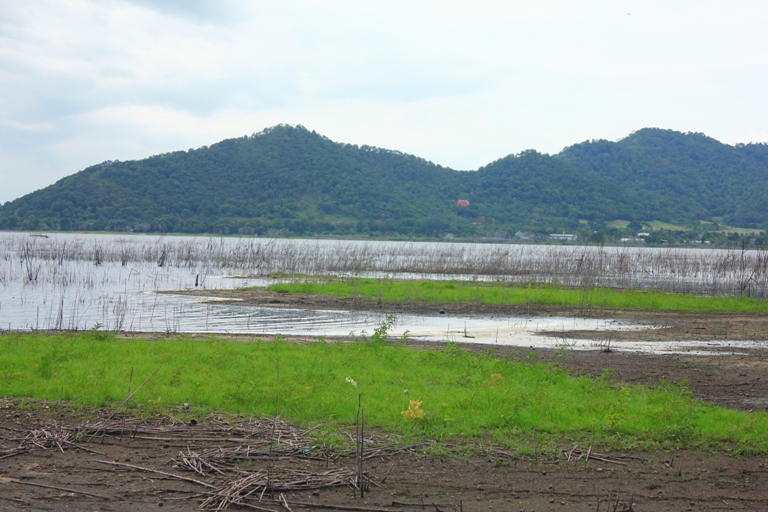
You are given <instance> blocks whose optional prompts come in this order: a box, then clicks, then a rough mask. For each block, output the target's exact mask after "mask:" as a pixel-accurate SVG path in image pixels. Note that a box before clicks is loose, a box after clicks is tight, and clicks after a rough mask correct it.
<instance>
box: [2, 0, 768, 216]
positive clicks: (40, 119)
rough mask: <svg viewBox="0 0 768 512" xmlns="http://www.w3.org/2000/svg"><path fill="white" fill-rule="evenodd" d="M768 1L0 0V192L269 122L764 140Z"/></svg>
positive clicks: (404, 130)
mask: <svg viewBox="0 0 768 512" xmlns="http://www.w3.org/2000/svg"><path fill="white" fill-rule="evenodd" d="M766 26H768V2H764V1H762V0H760V1H739V0H730V1H725V0H722V1H707V0H691V1H687V0H663V1H653V0H610V1H597V0H595V1H593V0H579V1H575V0H567V1H549V0H532V1H524V0H515V1H512V0H504V1H490V0H488V1H484V0H473V1H451V0H438V1H427V0H424V1H421V0H408V1H400V0H387V1H378V0H368V1H360V0H357V1H351V0H350V1H344V0H324V1H319V0H316V1H296V0H280V1H279V2H278V1H266V0H264V1H261V0H213V1H207V0H167V1H161V0H130V1H129V0H93V1H92V0H30V1H24V2H19V1H17V0H0V202H6V201H10V200H12V199H15V198H17V197H20V196H22V195H25V194H28V193H30V192H33V191H35V190H37V189H40V188H43V187H45V186H48V185H50V184H52V183H54V182H56V181H57V180H59V179H61V178H63V177H65V176H68V175H71V174H74V173H75V172H78V171H80V170H82V169H84V168H86V167H88V166H90V165H94V164H97V163H100V162H103V161H105V160H132V159H139V158H145V157H148V156H151V155H154V154H158V153H165V152H169V151H176V150H186V149H189V148H197V147H200V146H204V145H210V144H213V143H215V142H218V141H220V140H223V139H227V138H232V137H241V136H243V135H249V134H252V133H254V132H259V131H261V130H263V129H264V128H266V127H269V126H273V125H276V124H280V123H287V124H301V125H303V126H305V127H307V128H308V129H310V130H315V131H317V132H318V133H321V134H323V135H325V136H327V137H329V138H330V139H332V140H335V141H338V142H346V143H353V144H360V145H362V144H368V145H371V146H379V147H384V148H388V149H396V150H399V151H403V152H406V153H411V154H415V155H417V156H420V157H423V158H426V159H427V160H430V161H432V162H435V163H437V164H440V165H443V166H447V167H451V168H454V169H462V170H464V169H477V168H478V167H481V166H483V165H485V164H488V163H490V162H492V161H494V160H496V159H498V158H501V157H503V156H505V155H508V154H511V153H519V152H521V151H523V150H526V149H535V150H537V151H540V152H543V153H550V154H552V153H557V152H559V151H561V150H562V149H563V148H564V147H567V146H569V145H572V144H575V143H578V142H582V141H584V140H588V139H608V140H618V139H621V138H623V137H626V136H627V135H629V134H630V133H631V132H633V131H635V130H639V129H641V128H644V127H659V128H668V129H674V130H679V131H683V132H703V133H705V134H707V135H709V136H711V137H714V138H715V139H718V140H720V141H722V142H724V143H728V144H735V143H739V142H744V143H747V142H768V93H767V91H768V32H766V30H765V27H766Z"/></svg>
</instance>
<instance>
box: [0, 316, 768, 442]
mask: <svg viewBox="0 0 768 512" xmlns="http://www.w3.org/2000/svg"><path fill="white" fill-rule="evenodd" d="M375 332H376V333H377V334H376V335H374V337H372V339H367V340H358V341H357V342H354V343H326V342H323V341H319V342H318V343H314V344H309V345H296V344H292V343H288V342H286V341H284V340H281V339H280V338H278V339H277V340H275V341H274V342H267V341H255V342H252V343H234V342H228V341H222V340H219V339H216V338H209V339H207V340H192V339H189V338H183V337H182V338H174V339H170V340H162V341H143V340H123V339H117V338H115V337H113V336H111V335H105V334H103V333H94V332H86V333H77V334H61V335H52V336H47V335H40V334H21V333H11V334H7V335H4V336H2V337H0V395H2V396H6V397H29V398H34V399H38V400H52V401H55V400H59V399H60V397H61V398H63V399H64V400H69V401H71V402H72V404H73V405H74V406H75V407H82V408H87V407H104V406H109V405H114V404H118V403H120V402H122V401H123V400H124V399H125V397H126V396H127V391H128V384H129V379H130V376H131V374H132V375H133V389H134V390H135V389H136V387H137V385H138V384H139V383H140V382H142V381H143V380H144V379H145V378H146V377H147V376H149V375H150V374H151V373H152V372H153V371H155V369H157V368H158V367H159V368H160V370H159V371H158V372H157V373H156V374H155V376H154V377H153V378H152V379H151V380H150V381H149V382H147V384H146V385H145V386H144V387H143V388H142V389H141V390H140V391H139V393H137V394H136V396H135V397H134V398H133V399H132V401H131V402H130V403H129V407H131V408H132V409H133V410H134V412H139V413H140V412H141V411H149V412H159V411H161V410H163V409H164V408H167V407H169V406H178V405H180V404H182V403H184V402H189V403H191V404H194V407H195V408H201V409H203V410H205V409H209V410H217V411H222V412H230V413H241V414H248V415H253V416H264V415H272V414H274V413H275V402H276V392H277V393H279V398H278V400H277V408H278V413H279V415H280V416H281V417H282V418H283V419H286V420H289V421H292V422H296V423H298V424H303V425H316V424H317V423H324V424H325V425H327V426H329V427H332V428H341V427H346V426H349V425H352V424H354V422H355V414H356V407H357V399H358V394H362V400H363V404H364V407H365V417H366V419H367V421H368V422H369V424H370V426H371V427H374V428H381V429H384V430H386V431H389V432H393V433H399V434H403V435H406V436H414V437H421V438H425V437H426V438H430V439H437V440H449V439H450V440H473V439H477V440H489V439H490V440H491V441H492V442H494V443H498V444H502V445H507V446H510V447H514V448H515V449H518V450H520V449H526V448H525V447H526V446H530V443H531V440H532V432H533V431H534V429H535V431H536V432H537V435H538V438H539V441H540V443H541V444H540V447H543V446H546V445H547V443H550V444H551V445H552V446H554V443H555V442H557V441H562V440H564V439H568V440H575V441H577V442H582V443H585V444H584V445H585V446H586V445H587V443H591V442H593V441H594V443H595V446H603V447H609V448H615V449H621V448H670V447H677V446H679V447H696V448H728V449H730V450H735V451H737V452H739V453H768V438H766V436H765V435H764V434H765V432H766V431H768V414H766V413H763V412H759V413H752V414H747V413H743V412H739V411H734V410H728V409H724V408H721V407H716V406H713V405H708V404H704V403H702V402H699V401H697V400H694V399H693V398H692V397H691V396H690V393H689V392H688V389H687V388H686V387H685V386H675V385H671V384H665V385H662V386H659V387H655V388H648V387H641V386H627V385H623V384H619V383H616V382H614V381H612V380H611V379H610V378H608V377H601V378H595V379H593V378H586V377H573V376H571V375H569V373H568V371H567V370H565V369H563V368H561V367H559V366H558V365H557V364H543V363H541V362H538V361H537V360H536V359H535V358H533V357H528V358H527V359H524V360H514V359H511V358H499V357H496V356H494V355H493V354H491V353H489V354H486V355H478V354H471V353H468V352H465V351H463V350H462V349H461V348H460V347H458V346H457V345H455V344H448V345H446V346H445V349H444V350H414V349H408V348H406V347H404V346H402V344H399V343H388V342H384V341H383V339H384V337H385V336H386V326H383V327H380V328H379V329H377V330H376V331H375ZM278 375H279V377H278ZM278 379H279V380H278ZM278 384H279V385H278ZM276 390H277V391H276ZM406 390H407V391H406ZM521 447H522V448H521ZM540 453H541V452H540Z"/></svg>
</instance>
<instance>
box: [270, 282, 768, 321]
mask: <svg viewBox="0 0 768 512" xmlns="http://www.w3.org/2000/svg"><path fill="white" fill-rule="evenodd" d="M268 289H269V290H272V291H275V292H281V293H306V294H312V295H333V296H337V297H357V298H362V299H364V300H371V301H379V300H380V301H382V302H430V303H457V302H458V303H461V302H468V303H480V304H489V305H504V304H507V305H526V304H531V305H539V306H566V307H597V308H613V309H640V310H647V311H690V312H697V313H766V312H768V302H767V301H763V300H758V299H753V298H749V297H737V298H734V297H701V296H696V295H692V294H680V293H665V292H657V291H650V292H642V291H638V290H623V291H618V290H612V289H609V288H592V289H589V290H586V291H585V290H581V289H566V288H561V287H558V286H555V285H545V284H537V285H533V284H509V283H466V282H455V281H395V280H390V279H384V280H376V279H357V278H356V279H346V280H328V281H325V282H318V281H313V282H307V281H300V282H299V281H297V282H294V283H281V284H274V285H271V286H269V287H268Z"/></svg>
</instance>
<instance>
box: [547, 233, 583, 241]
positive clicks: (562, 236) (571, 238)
mask: <svg viewBox="0 0 768 512" xmlns="http://www.w3.org/2000/svg"><path fill="white" fill-rule="evenodd" d="M549 238H550V239H552V240H560V241H562V242H575V241H576V240H578V239H579V235H570V234H568V235H566V234H559V233H554V234H552V235H549Z"/></svg>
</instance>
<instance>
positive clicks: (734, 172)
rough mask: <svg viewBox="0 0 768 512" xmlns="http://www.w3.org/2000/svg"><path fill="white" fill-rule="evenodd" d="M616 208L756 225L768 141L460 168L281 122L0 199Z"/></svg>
mask: <svg viewBox="0 0 768 512" xmlns="http://www.w3.org/2000/svg"><path fill="white" fill-rule="evenodd" d="M458 200H467V201H469V206H459V205H458V203H457V201H458ZM615 219H624V220H627V221H633V223H632V224H630V226H631V228H633V229H634V228H635V227H642V226H644V225H646V226H647V225H648V223H650V222H651V221H662V222H665V223H672V224H678V225H687V226H698V225H699V222H700V221H704V222H706V223H712V224H708V225H711V226H712V227H713V229H716V228H717V227H718V224H719V225H720V226H724V225H726V224H727V225H732V226H739V227H744V228H751V229H763V228H764V227H765V226H766V224H768V146H767V145H763V144H749V145H738V146H735V147H734V146H728V145H725V144H721V143H719V142H717V141H716V140H714V139H711V138H708V137H706V136H704V135H701V134H690V133H688V134H684V133H679V132H674V131H669V130H659V129H643V130H640V131H638V132H635V133H633V134H631V135H630V136H628V137H627V138H625V139H623V140H620V141H618V142H609V141H588V142H584V143H581V144H576V145H574V146H571V147H569V148H566V149H564V150H563V151H562V152H561V153H559V154H557V155H545V154H541V153H537V152H536V151H524V152H522V153H520V154H517V155H509V156H506V157H504V158H501V159H499V160H497V161H495V162H492V163H490V164H488V165H486V166H484V167H481V168H480V169H478V170H476V171H456V170H453V169H448V168H445V167H441V166H439V165H436V164H434V163H432V162H428V161H426V160H424V159H422V158H418V157H416V156H412V155H407V154H404V153H401V152H398V151H391V150H385V149H380V148H374V147H369V146H355V145H350V144H340V143H336V142H333V141H331V140H329V139H328V138H326V137H323V136H322V135H319V134H317V133H315V132H312V131H309V130H307V129H305V128H303V127H301V126H296V127H293V126H286V125H279V126H275V127H273V128H269V129H266V130H264V131H262V132H260V133H256V134H254V135H252V136H247V137H242V138H238V139H229V140H225V141H222V142H219V143H217V144H214V145H212V146H209V147H202V148H199V149H196V150H189V151H178V152H173V153H167V154H163V155H157V156H153V157H150V158H146V159H144V160H136V161H128V162H118V161H108V162H104V163H102V164H99V165H95V166H92V167H89V168H87V169H85V170H83V171H80V172H78V173H76V174H74V175H71V176H68V177H66V178H64V179H62V180H60V181H58V182H56V183H55V184H53V185H50V186H48V187H46V188H43V189H41V190H38V191H36V192H33V193H31V194H28V195H26V196H24V197H21V198H19V199H16V200H14V201H10V202H8V203H5V204H4V205H2V207H0V229H27V230H33V229H43V230H64V231H66V230H107V231H142V232H183V233H202V232H208V233H246V234H260V235H276V234H285V235H314V234H329V235H334V234H336V235H353V234H364V235H372V236H423V237H440V236H445V235H446V234H448V233H452V234H454V235H455V236H469V237H506V236H510V235H512V234H514V233H515V232H516V231H519V230H522V231H531V232H541V233H546V232H550V233H551V232H566V231H567V232H573V231H576V230H578V229H582V230H585V231H586V232H588V233H592V232H595V231H597V230H599V229H601V228H602V227H604V226H605V225H606V223H607V222H609V221H611V220H615Z"/></svg>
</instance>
